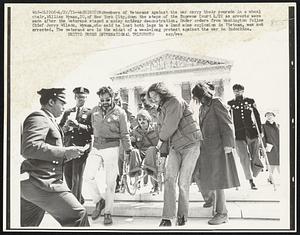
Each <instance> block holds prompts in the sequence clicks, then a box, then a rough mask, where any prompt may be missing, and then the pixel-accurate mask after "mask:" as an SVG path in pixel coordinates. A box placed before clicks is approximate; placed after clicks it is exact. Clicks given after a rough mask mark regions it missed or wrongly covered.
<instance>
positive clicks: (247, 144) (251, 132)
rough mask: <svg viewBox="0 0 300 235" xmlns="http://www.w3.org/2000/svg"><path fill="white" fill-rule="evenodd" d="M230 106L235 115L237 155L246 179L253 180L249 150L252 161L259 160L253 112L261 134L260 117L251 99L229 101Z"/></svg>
mask: <svg viewBox="0 0 300 235" xmlns="http://www.w3.org/2000/svg"><path fill="white" fill-rule="evenodd" d="M228 105H229V106H230V109H231V114H232V115H233V122H234V128H235V139H236V150H237V154H238V155H239V157H240V161H241V165H242V167H243V170H244V173H245V177H246V179H247V180H252V173H251V164H250V163H251V162H250V158H249V154H248V150H249V152H250V157H251V159H253V158H259V141H258V133H257V130H256V126H255V123H254V122H253V120H252V117H251V113H252V110H253V112H254V116H255V119H256V122H257V125H258V128H259V131H260V132H261V121H260V115H259V112H258V111H257V109H256V105H255V101H254V99H251V98H247V97H245V98H244V97H243V98H242V99H233V100H230V101H228Z"/></svg>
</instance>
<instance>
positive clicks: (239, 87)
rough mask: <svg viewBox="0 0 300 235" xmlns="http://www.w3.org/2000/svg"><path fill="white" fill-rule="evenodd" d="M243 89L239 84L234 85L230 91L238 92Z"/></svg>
mask: <svg viewBox="0 0 300 235" xmlns="http://www.w3.org/2000/svg"><path fill="white" fill-rule="evenodd" d="M244 89H245V88H244V86H243V85H241V84H234V85H233V87H232V90H238V91H243V90H244Z"/></svg>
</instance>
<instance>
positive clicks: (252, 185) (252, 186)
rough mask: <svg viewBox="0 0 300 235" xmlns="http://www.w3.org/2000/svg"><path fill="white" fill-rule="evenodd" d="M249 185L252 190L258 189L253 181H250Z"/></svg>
mask: <svg viewBox="0 0 300 235" xmlns="http://www.w3.org/2000/svg"><path fill="white" fill-rule="evenodd" d="M249 183H250V186H251V189H253V190H257V187H256V185H255V184H254V182H253V179H251V180H249Z"/></svg>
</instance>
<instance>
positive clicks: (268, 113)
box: [265, 111, 275, 117]
mask: <svg viewBox="0 0 300 235" xmlns="http://www.w3.org/2000/svg"><path fill="white" fill-rule="evenodd" d="M268 115H273V117H275V113H273V112H271V111H268V112H266V114H265V117H267V116H268Z"/></svg>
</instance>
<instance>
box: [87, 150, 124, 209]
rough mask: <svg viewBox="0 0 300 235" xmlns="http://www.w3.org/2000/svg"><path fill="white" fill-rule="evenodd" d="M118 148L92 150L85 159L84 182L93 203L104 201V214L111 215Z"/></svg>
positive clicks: (116, 173)
mask: <svg viewBox="0 0 300 235" xmlns="http://www.w3.org/2000/svg"><path fill="white" fill-rule="evenodd" d="M118 158H119V147H112V148H106V149H95V148H93V149H92V151H91V152H90V154H89V157H88V158H87V162H86V167H85V171H84V180H85V182H86V184H87V186H88V187H89V189H90V194H91V195H90V196H91V197H92V199H93V202H94V203H97V202H98V201H99V200H100V199H101V198H104V199H105V208H104V213H105V214H111V213H112V209H113V202H114V198H115V188H116V177H117V175H118V171H119V170H118Z"/></svg>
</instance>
